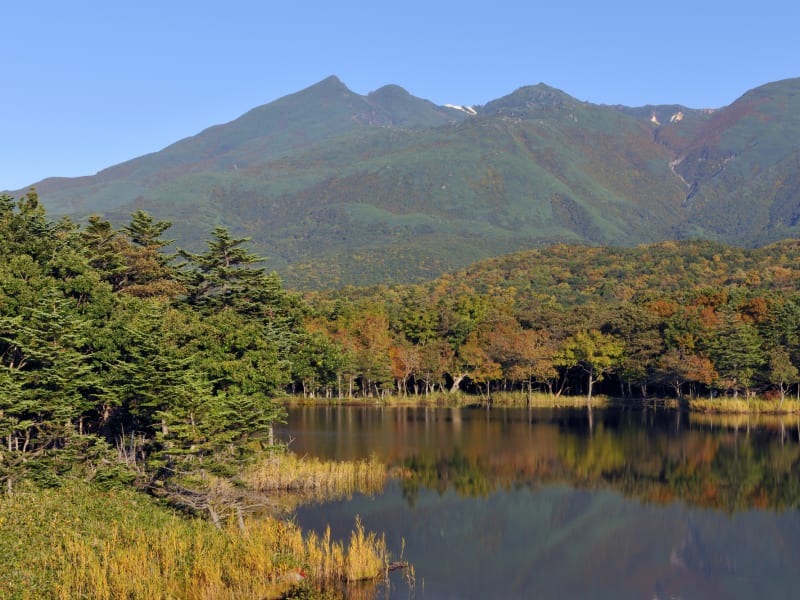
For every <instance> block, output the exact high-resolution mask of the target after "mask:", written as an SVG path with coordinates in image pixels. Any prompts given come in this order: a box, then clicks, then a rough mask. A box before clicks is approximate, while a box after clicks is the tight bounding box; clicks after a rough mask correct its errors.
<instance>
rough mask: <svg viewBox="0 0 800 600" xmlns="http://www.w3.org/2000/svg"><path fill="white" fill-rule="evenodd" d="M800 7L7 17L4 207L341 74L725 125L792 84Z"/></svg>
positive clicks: (563, 1)
mask: <svg viewBox="0 0 800 600" xmlns="http://www.w3.org/2000/svg"><path fill="white" fill-rule="evenodd" d="M798 22H800V3H798V2H797V1H796V0H780V1H778V0H761V1H759V2H744V1H741V0H726V1H724V2H723V1H719V0H704V1H702V2H684V1H683V0H675V1H673V2H646V1H641V0H638V1H636V2H633V1H627V0H626V1H615V0H606V1H605V2H597V1H596V0H595V1H593V2H588V1H572V0H560V1H559V0H557V1H555V2H553V1H549V2H541V1H538V0H528V1H523V0H520V1H510V0H491V1H487V0H483V1H482V2H472V1H471V0H461V1H454V2H431V1H430V0H425V1H417V0H405V1H402V2H381V1H380V0H371V1H361V0H340V1H338V2H337V1H335V0H333V1H331V0H329V1H325V2H318V1H316V0H314V1H307V0H295V1H294V2H291V3H290V2H288V1H285V0H284V1H280V2H274V1H269V0H260V1H248V0H221V1H217V0H193V1H191V2H187V1H184V0H158V1H151V0H137V1H135V2H134V1H131V0H113V1H109V0H102V1H96V0H71V1H70V2H60V1H58V0H48V1H43V0H25V2H10V1H9V2H3V3H2V6H0V26H1V27H2V28H3V34H4V35H3V37H4V42H3V45H2V50H0V78H2V82H3V88H4V89H3V91H2V93H0V190H3V189H7V190H16V189H20V188H23V187H26V186H28V185H31V184H33V183H35V182H37V181H40V180H41V179H44V178H45V177H50V176H61V177H74V176H81V175H92V174H94V173H96V172H97V171H99V170H101V169H103V168H106V167H109V166H111V165H114V164H118V163H120V162H123V161H125V160H128V159H131V158H135V157H137V156H141V155H143V154H147V153H149V152H155V151H158V150H160V149H162V148H164V147H165V146H167V145H169V144H171V143H173V142H175V141H178V140H179V139H182V138H185V137H188V136H191V135H194V134H196V133H199V132H200V131H202V130H203V129H205V128H207V127H209V126H211V125H215V124H219V123H225V122H228V121H231V120H233V119H235V118H236V117H238V116H240V115H241V114H243V113H245V112H247V111H248V110H250V109H251V108H254V107H256V106H259V105H261V104H266V103H268V102H271V101H273V100H276V99H278V98H280V97H282V96H285V95H287V94H291V93H294V92H297V91H299V90H301V89H303V88H306V87H308V86H310V85H313V84H314V83H316V82H318V81H320V80H322V79H324V78H325V77H328V76H329V75H336V76H338V77H339V79H341V80H342V81H343V82H344V83H345V84H346V85H347V86H348V87H349V88H350V89H351V90H352V91H354V92H356V93H359V94H367V93H368V92H370V91H373V90H375V89H377V88H379V87H381V86H383V85H386V84H390V83H392V84H397V85H400V86H402V87H404V88H405V89H406V90H408V91H409V92H410V93H412V94H413V95H415V96H418V97H421V98H426V99H428V100H431V101H432V102H435V103H437V104H445V103H451V104H462V105H480V104H485V103H486V102H488V101H490V100H493V99H495V98H499V97H501V96H504V95H506V94H509V93H511V92H513V91H514V90H515V89H517V88H519V87H522V86H525V85H533V84H536V83H539V82H544V83H546V84H548V85H551V86H553V87H556V88H559V89H561V90H563V91H564V92H566V93H568V94H570V95H572V96H574V97H576V98H578V99H579V100H587V101H590V102H594V103H598V104H625V105H628V106H641V105H644V104H683V105H685V106H689V107H692V108H719V107H722V106H725V105H727V104H730V103H731V102H733V101H735V100H736V99H737V98H738V97H739V96H741V95H742V94H743V93H745V92H746V91H747V90H749V89H752V88H754V87H757V86H759V85H762V84H764V83H768V82H771V81H777V80H780V79H786V78H789V77H798V76H800V34H798V32H797V24H798Z"/></svg>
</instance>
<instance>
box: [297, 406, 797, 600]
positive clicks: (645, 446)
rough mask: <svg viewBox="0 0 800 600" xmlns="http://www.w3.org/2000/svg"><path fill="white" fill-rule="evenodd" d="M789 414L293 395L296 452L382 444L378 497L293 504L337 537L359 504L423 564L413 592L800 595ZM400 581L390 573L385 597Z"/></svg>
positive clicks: (395, 594) (344, 453) (331, 452)
mask: <svg viewBox="0 0 800 600" xmlns="http://www.w3.org/2000/svg"><path fill="white" fill-rule="evenodd" d="M799 434H800V428H798V423H797V419H794V420H788V421H786V420H784V421H777V420H772V421H764V422H758V423H757V422H755V421H754V420H750V421H741V420H738V421H734V420H730V419H720V418H703V419H695V418H692V419H689V418H688V417H687V415H681V414H678V413H674V412H663V411H662V412H654V411H632V410H606V411H600V410H594V411H593V413H592V420H591V424H590V421H589V419H588V415H587V414H586V412H585V411H581V410H544V411H542V410H534V411H527V410H524V409H523V410H511V409H508V410H504V409H493V410H492V411H491V413H488V414H487V413H486V411H484V410H449V409H433V408H427V409H425V408H397V409H389V408H364V407H339V408H324V409H315V408H299V409H293V410H292V411H291V412H290V415H289V422H288V424H287V426H286V428H285V429H284V431H283V432H282V435H283V436H284V437H286V436H290V437H292V438H293V439H294V441H293V442H292V448H293V449H294V450H295V451H296V452H299V453H301V454H310V455H315V456H321V457H327V458H339V459H355V458H363V457H366V456H369V455H370V454H373V453H374V454H377V455H378V457H379V458H381V459H382V460H384V461H386V462H388V463H389V464H391V465H393V467H394V468H395V470H396V472H397V473H398V474H399V477H398V478H397V479H394V480H393V481H392V482H391V483H390V484H389V485H388V486H387V489H386V490H385V491H384V492H383V493H381V494H377V495H375V496H371V497H368V496H363V495H358V494H357V495H355V496H353V498H351V499H349V500H346V501H345V500H340V501H335V502H329V503H326V504H320V505H314V506H306V507H302V508H299V509H298V511H297V515H296V518H297V520H298V522H299V523H300V524H301V525H302V526H303V527H308V528H315V529H318V530H321V529H323V528H324V526H325V525H326V524H328V523H330V524H331V527H332V531H333V534H334V535H335V536H339V537H344V536H346V535H348V532H349V530H350V529H351V528H352V523H353V518H354V515H356V514H358V515H361V517H362V519H363V521H364V523H365V525H366V527H367V528H369V529H372V530H376V531H381V532H385V533H386V538H387V543H388V545H389V547H390V548H391V549H392V551H393V552H394V553H395V554H398V553H399V551H400V548H401V547H402V546H403V540H405V556H406V558H408V560H410V561H411V562H412V563H413V564H414V565H415V568H416V577H417V584H416V590H415V593H414V597H416V598H424V599H439V598H644V599H647V600H650V599H653V598H659V599H664V598H755V597H763V598H794V597H795V593H794V588H795V582H794V572H795V569H796V567H797V565H798V564H800V511H797V510H795V509H796V508H797V506H798V498H800V485H798V481H800V477H798V475H800V473H799V472H798V469H800V467H799V466H798V465H800V443H799V442H798V435H799ZM384 595H385V596H387V597H390V598H407V597H409V595H410V592H409V589H408V587H407V586H405V585H404V584H403V583H402V581H401V580H399V579H394V580H392V582H391V584H390V586H389V588H388V589H387V590H382V591H381V592H380V593H379V595H378V597H383V596H384Z"/></svg>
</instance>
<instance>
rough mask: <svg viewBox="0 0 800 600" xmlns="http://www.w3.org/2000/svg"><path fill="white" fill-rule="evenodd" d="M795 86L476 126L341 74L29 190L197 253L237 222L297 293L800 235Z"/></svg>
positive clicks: (546, 110)
mask: <svg viewBox="0 0 800 600" xmlns="http://www.w3.org/2000/svg"><path fill="white" fill-rule="evenodd" d="M798 89H800V79H795V80H787V81H783V82H777V83H774V84H769V85H766V86H763V87H761V88H758V89H755V90H752V91H750V92H748V93H747V94H745V95H744V96H743V97H742V98H740V99H739V100H738V101H736V102H734V103H733V104H731V105H730V106H729V107H725V108H722V109H719V110H693V109H689V108H686V107H683V106H680V105H677V104H675V105H663V106H647V107H638V108H631V107H623V106H601V105H595V104H591V103H587V102H581V101H578V100H576V99H575V98H572V97H571V96H569V95H568V94H566V93H564V92H562V91H560V90H557V89H554V88H551V87H549V86H546V85H544V84H539V85H535V86H528V87H524V88H520V89H519V90H516V91H515V92H513V93H511V94H509V95H508V96H505V97H503V98H499V99H497V100H494V101H492V102H489V103H488V104H486V105H485V106H481V107H475V113H476V114H474V115H472V114H468V113H467V112H465V111H461V110H457V109H453V108H446V107H439V106H436V105H434V104H432V103H431V102H428V101H426V100H422V99H419V98H415V97H414V96H412V95H411V94H409V93H408V92H407V91H405V90H403V89H402V88H400V87H397V86H392V85H390V86H385V87H383V88H381V89H379V90H377V91H375V92H372V93H370V94H368V95H366V96H362V95H359V94H356V93H354V92H352V91H350V90H349V89H347V87H346V86H345V85H344V84H343V83H342V82H341V81H339V80H338V79H336V78H335V77H331V78H328V79H326V80H324V81H322V82H320V83H318V84H316V85H314V86H311V87H310V88H307V89H306V90H303V91H300V92H298V93H296V94H293V95H291V96H287V97H285V98H281V99H279V100H277V101H275V102H272V103H270V104H267V105H264V106H261V107H258V108H255V109H253V110H252V111H250V112H248V113H246V114H245V115H243V116H242V117H240V118H239V119H236V120H235V121H232V122H230V123H227V124H225V125H219V126H215V127H211V128H209V129H207V130H205V131H203V132H201V133H199V134H198V135H197V136H194V137H191V138H187V139H185V140H181V141H179V142H177V143H175V144H173V145H171V146H169V147H167V148H165V149H164V150H162V151H160V152H157V153H153V154H150V155H147V156H144V157H140V158H137V159H134V160H131V161H129V162H127V163H123V164H121V165H118V166H115V167H112V168H110V169H107V170H105V171H102V172H101V173H98V174H97V175H96V176H93V177H83V178H76V179H50V180H45V181H43V182H41V183H39V184H37V186H36V187H37V189H38V191H39V193H40V195H41V197H42V200H43V202H44V203H45V204H46V205H47V207H48V211H49V213H50V214H69V215H72V216H75V217H78V218H85V217H86V216H87V215H89V214H91V213H94V212H99V213H103V214H105V215H106V216H108V217H109V218H111V219H112V220H114V221H116V222H125V221H126V220H127V218H128V215H129V214H130V213H131V212H133V211H134V210H136V209H138V208H143V209H145V210H147V211H149V212H150V213H152V214H153V215H155V216H156V217H157V218H160V219H169V220H171V221H173V223H174V228H173V231H174V235H175V236H176V237H177V238H178V240H179V241H178V243H179V244H180V245H181V246H185V247H190V248H192V247H197V244H198V243H199V241H200V239H201V237H202V235H203V232H205V231H208V230H209V229H211V228H213V227H214V226H216V225H226V226H228V227H230V228H231V229H232V230H233V231H235V232H236V233H237V234H240V233H241V234H245V235H248V236H252V238H253V246H254V247H255V248H256V250H257V251H258V252H259V253H261V254H264V255H266V256H269V257H270V258H271V267H272V268H274V269H276V270H277V271H278V272H279V273H280V274H281V275H282V277H283V278H284V280H285V281H286V283H287V285H289V286H290V287H297V288H318V287H326V286H331V285H334V286H335V285H345V284H370V283H381V282H396V281H405V282H413V281H421V280H425V279H429V278H431V277H435V276H436V275H438V274H440V273H442V272H444V271H448V270H453V269H457V268H461V267H465V266H467V265H468V264H470V263H472V262H474V261H476V260H480V259H484V258H488V257H492V256H497V255H500V254H504V253H507V252H511V251H515V250H522V249H526V248H532V247H541V246H546V245H550V244H553V243H559V242H581V243H590V244H611V245H618V246H630V245H636V244H640V243H648V242H653V241H660V240H667V239H683V238H707V239H713V240H718V241H725V242H730V243H735V244H744V245H756V244H761V243H766V242H770V241H774V240H777V239H781V238H783V237H786V236H790V235H794V234H795V233H796V229H797V219H798V215H800V207H798V204H800V202H798V189H800V156H798V146H797V142H796V140H797V139H798V133H800V116H799V115H800V110H798V109H800V106H798V104H797V103H798V102H800V100H798V99H797V98H799V97H800V96H798V95H797V93H796V92H797V91H798Z"/></svg>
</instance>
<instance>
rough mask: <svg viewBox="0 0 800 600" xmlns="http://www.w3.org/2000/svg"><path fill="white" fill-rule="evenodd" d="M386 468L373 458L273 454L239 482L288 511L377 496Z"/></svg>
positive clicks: (385, 476) (384, 482)
mask: <svg viewBox="0 0 800 600" xmlns="http://www.w3.org/2000/svg"><path fill="white" fill-rule="evenodd" d="M387 478H388V468H387V466H386V465H385V464H383V463H381V462H380V461H378V459H377V458H376V457H374V456H373V457H371V458H370V459H369V460H360V461H347V462H339V461H322V460H319V459H317V458H310V457H303V458H300V457H298V456H296V455H294V454H291V453H276V454H274V455H273V456H270V457H267V458H266V459H264V460H263V461H260V462H259V463H258V464H257V465H255V466H254V467H251V468H250V469H249V470H248V471H247V472H246V473H245V474H244V475H243V477H242V481H243V482H244V483H245V484H246V485H247V486H248V487H249V488H250V489H252V490H254V491H255V492H258V493H262V494H267V495H269V496H270V498H271V499H272V503H273V506H275V505H278V507H282V508H283V509H285V510H291V509H293V508H294V507H295V506H297V504H299V503H302V502H309V501H322V500H333V499H338V498H348V497H350V496H351V495H352V494H354V493H356V492H358V493H362V494H366V495H372V494H376V493H378V492H381V491H382V490H383V488H384V487H385V485H386V480H387Z"/></svg>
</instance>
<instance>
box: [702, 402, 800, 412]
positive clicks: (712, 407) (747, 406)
mask: <svg viewBox="0 0 800 600" xmlns="http://www.w3.org/2000/svg"><path fill="white" fill-rule="evenodd" d="M688 406H689V410H690V411H691V412H698V413H717V414H772V415H788V414H795V413H800V402H798V401H797V400H795V399H790V398H786V399H785V400H784V401H783V402H781V401H780V399H777V398H775V399H771V398H769V399H768V398H746V399H745V398H714V399H708V398H692V399H690V400H689V401H688Z"/></svg>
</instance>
